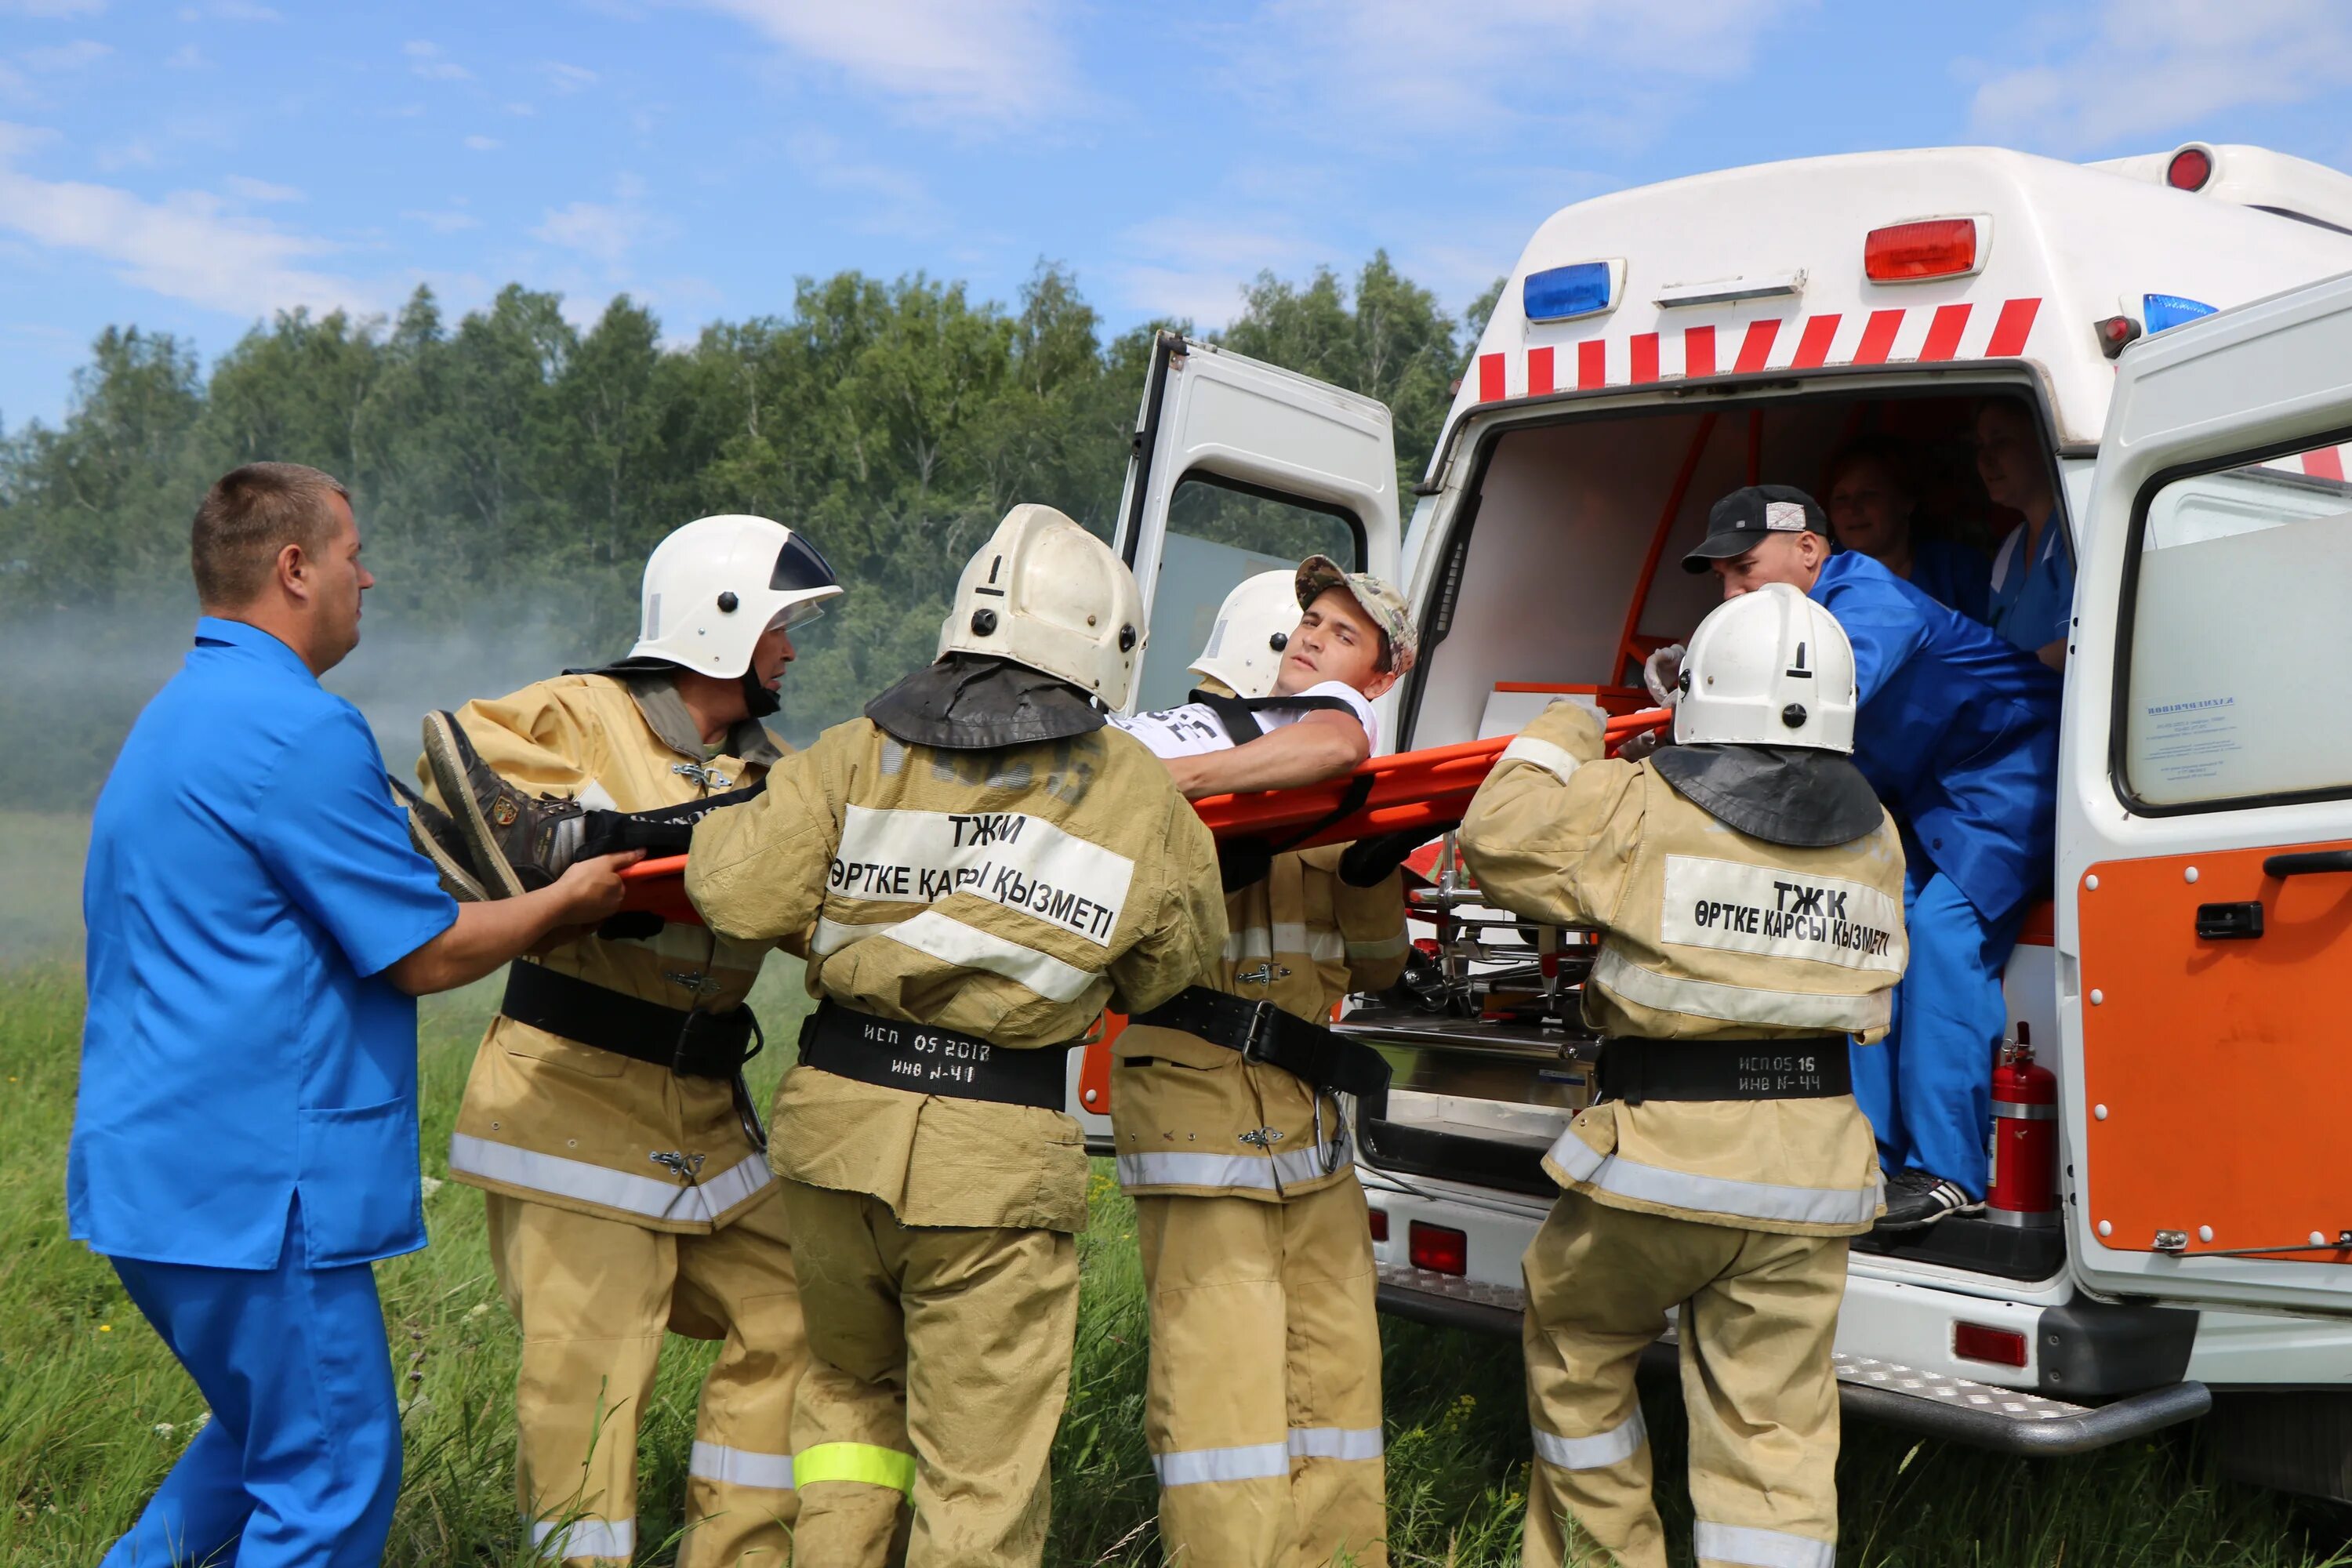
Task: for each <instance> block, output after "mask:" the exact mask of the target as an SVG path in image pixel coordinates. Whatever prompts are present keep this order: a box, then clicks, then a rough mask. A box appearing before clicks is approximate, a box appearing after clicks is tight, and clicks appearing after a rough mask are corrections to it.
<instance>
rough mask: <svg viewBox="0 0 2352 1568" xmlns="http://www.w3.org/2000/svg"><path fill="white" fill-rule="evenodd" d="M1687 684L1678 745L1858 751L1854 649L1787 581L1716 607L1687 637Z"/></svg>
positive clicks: (1831, 619)
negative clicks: (1855, 738) (1855, 727)
mask: <svg viewBox="0 0 2352 1568" xmlns="http://www.w3.org/2000/svg"><path fill="white" fill-rule="evenodd" d="M1681 687H1682V699H1681V700H1680V701H1678V702H1676V703H1675V743H1676V744H1677V745H1684V746H1687V745H1691V744H1693V743H1714V744H1726V745H1735V746H1812V747H1816V748H1818V749H1820V750H1822V751H1825V752H1845V753H1851V752H1853V710H1854V688H1853V644H1851V643H1849V642H1847V641H1846V637H1845V629H1844V628H1843V627H1842V626H1839V625H1838V623H1837V617H1836V616H1832V615H1831V614H1830V613H1829V611H1827V610H1826V609H1823V608H1822V606H1821V605H1817V604H1815V603H1813V601H1812V600H1811V599H1808V598H1807V597H1805V595H1802V594H1801V593H1799V592H1798V591H1797V590H1796V589H1795V588H1793V587H1791V586H1790V585H1789V584H1786V583H1771V584H1766V585H1765V586H1763V587H1761V588H1759V589H1757V590H1755V591H1754V592H1752V593H1747V594H1742V595H1739V596H1738V598H1736V599H1726V600H1725V601H1724V602H1723V603H1722V604H1721V605H1717V606H1716V608H1715V610H1714V611H1713V612H1712V613H1710V614H1709V615H1708V616H1707V617H1706V619H1705V620H1703V621H1701V622H1700V623H1699V624H1698V630H1697V631H1696V632H1694V633H1692V634H1691V640H1690V651H1689V652H1688V653H1686V654H1685V655H1684V656H1683V673H1682V682H1681Z"/></svg>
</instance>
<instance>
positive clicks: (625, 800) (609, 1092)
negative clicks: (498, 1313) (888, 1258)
mask: <svg viewBox="0 0 2352 1568" xmlns="http://www.w3.org/2000/svg"><path fill="white" fill-rule="evenodd" d="M457 721H458V723H459V724H460V725H461V726H463V727H464V729H465V731H466V738H467V740H469V741H471V742H473V744H474V748H475V750H477V751H478V752H480V753H481V754H482V760H483V761H484V762H486V763H489V765H490V766H491V767H493V768H495V769H496V770H497V771H498V773H499V776H500V777H501V778H503V779H505V780H507V781H508V782H509V783H510V784H516V785H518V786H520V788H522V789H524V790H526V791H528V792H529V793H530V794H532V795H553V796H562V797H564V798H567V799H573V800H578V801H580V802H581V803H582V804H583V805H590V806H601V807H603V808H604V809H606V810H619V811H647V810H652V809H655V808H656V807H660V806H666V805H684V804H686V803H687V802H688V801H692V800H697V799H699V798H701V797H702V796H704V795H716V794H721V793H724V792H725V791H727V790H730V789H738V788H740V787H742V786H743V785H745V784H751V783H752V782H754V781H755V780H757V779H759V778H760V777H761V775H762V774H763V773H766V772H767V770H768V768H769V767H770V765H772V763H774V762H775V761H776V760H777V759H778V757H779V756H781V755H782V752H781V751H780V749H779V747H778V745H777V743H776V742H775V741H774V740H773V739H772V738H771V737H770V736H769V734H768V732H767V731H765V730H764V729H762V728H761V726H760V725H759V724H757V723H755V722H752V721H749V720H746V721H743V722H741V723H740V724H738V725H736V726H735V729H734V731H733V732H732V733H730V735H729V736H728V738H727V740H726V742H724V743H723V744H722V745H720V746H719V747H718V748H716V749H715V750H713V749H711V748H707V747H705V746H704V745H703V744H702V742H701V738H700V736H699V734H698V731H697V730H696V727H695V724H694V721H693V719H692V717H691V715H689V714H688V711H687V709H686V705H685V704H684V703H683V702H681V701H680V700H678V697H677V692H676V690H675V689H673V688H672V687H671V686H670V684H669V682H668V681H667V679H665V678H663V677H662V676H660V675H659V674H653V675H649V676H641V677H632V678H629V679H621V678H618V677H614V676H606V675H566V676H561V677H558V678H557V679H553V680H542V681H540V682H538V683H536V684H534V685H530V686H526V687H524V688H523V689H521V690H520V691H517V692H515V693H513V694H511V695H510V696H507V697H501V698H498V699H495V700H480V701H475V702H469V703H467V705H466V706H465V707H464V708H463V709H461V710H458V713H457ZM416 771H417V776H418V778H419V779H421V780H422V781H423V782H424V786H425V793H426V795H428V796H430V797H431V798H432V799H433V800H434V801H435V803H436V805H446V803H444V802H442V801H441V800H440V797H439V792H438V791H437V790H436V789H435V788H434V784H433V778H432V770H431V769H429V768H427V767H426V766H425V764H424V763H422V762H421V761H420V762H419V763H418V764H417V769H416ZM765 956H766V944H764V943H759V942H730V941H728V940H727V939H726V938H724V937H720V936H719V935H718V934H717V933H715V932H712V931H705V930H703V929H702V928H700V927H698V926H693V925H684V924H678V923H676V922H673V923H671V924H669V925H667V926H665V927H664V928H663V929H662V930H661V931H660V932H659V933H658V934H656V935H654V936H650V937H646V938H644V939H641V940H631V941H624V942H607V941H604V939H602V938H600V937H596V936H593V935H592V936H585V937H581V938H579V939H577V940H575V941H572V942H563V943H562V944H561V945H559V946H556V947H554V948H551V949H549V950H547V951H545V952H538V953H533V954H531V955H530V956H529V957H528V958H526V959H522V960H518V962H521V963H541V964H544V965H545V966H546V967H548V968H549V969H551V970H555V971H557V972H559V973H564V974H570V975H573V976H576V977H577V978H579V979H582V980H585V981H588V982H589V983H591V984H596V985H601V986H604V987H605V988H606V989H608V990H613V991H618V992H621V993H623V994H626V995H630V996H635V997H637V998H639V999H641V1000H644V1001H647V1002H656V1003H659V1004H660V1005H663V1006H665V1007H678V1008H685V1007H699V1008H702V1009H705V1010H707V1011H714V1012H723V1011H725V1010H726V1009H728V1008H730V1007H732V1006H734V1005H736V1004H737V1003H739V1002H740V1001H742V999H743V995H744V993H746V992H747V991H749V990H750V989H751V982H752V981H753V980H755V979H756V978H758V976H759V973H760V963H761V959H762V958H763V957H765ZM449 1173H450V1174H451V1175H452V1176H454V1177H456V1178H457V1180H458V1181H460V1182H464V1183H466V1184H467V1185H469V1186H477V1187H483V1188H487V1189H488V1190H489V1191H491V1192H499V1193H505V1194H509V1196H513V1197H519V1198H528V1199H530V1200H531V1201H533V1202H536V1203H545V1204H552V1205H556V1206H558V1207H560V1208H566V1209H572V1210H576V1211H578V1212H580V1213H583V1214H591V1215H603V1216H604V1217H606V1218H611V1219H621V1220H627V1221H631V1222H633V1223H635V1224H637V1225H642V1226H646V1227H648V1228H650V1229H654V1230H665V1231H677V1232H686V1233H697V1234H698V1233H704V1232H708V1231H709V1230H711V1229H713V1228H714V1227H716V1226H724V1225H727V1224H729V1223H730V1222H731V1221H732V1220H733V1219H734V1218H735V1217H736V1216H737V1215H739V1214H740V1213H741V1212H742V1209H743V1206H744V1205H746V1204H747V1203H749V1202H750V1201H751V1198H752V1197H753V1196H754V1195H755V1194H758V1193H759V1191H760V1190H761V1188H762V1187H765V1186H766V1185H767V1184H769V1182H770V1180H771V1176H770V1173H769V1170H768V1165H767V1162H766V1161H765V1160H764V1159H763V1158H761V1155H760V1152H759V1151H758V1149H757V1148H756V1147H755V1146H754V1145H753V1143H752V1142H751V1133H750V1132H749V1131H747V1130H746V1129H745V1127H744V1126H743V1122H742V1119H741V1117H740V1115H739V1114H738V1113H737V1111H736V1109H735V1103H734V1097H733V1094H732V1092H731V1090H730V1088H729V1086H728V1085H726V1084H724V1083H721V1082H719V1081H718V1080H717V1079H704V1078H681V1077H678V1076H677V1075H675V1074H673V1073H671V1072H670V1071H669V1069H668V1068H662V1067H656V1066H655V1065H654V1064H652V1063H650V1062H641V1061H636V1060H634V1059H632V1058H627V1057H623V1056H616V1055H614V1053H613V1052H611V1051H605V1050H600V1049H598V1048H597V1047H593V1046H586V1045H582V1044H580V1043H578V1042H576V1041H572V1040H567V1039H564V1038H562V1037H559V1036H555V1035H551V1034H548V1033H546V1032H544V1031H543V1030H540V1029H535V1028H532V1027H531V1026H529V1025H527V1024H519V1023H517V1022H515V1021H514V1020H513V1019H511V1018H507V1017H503V1016H501V1017H495V1018H493V1019H491V1020H490V1026H489V1031H488V1033H487V1034H486V1035H484V1036H483V1037H482V1045H481V1048H480V1050H479V1051H478V1052H477V1053H476V1054H475V1057H474V1069H473V1072H472V1074H471V1076H470V1077H468V1078H467V1082H466V1098H465V1101H464V1103H463V1104H462V1105H461V1106H460V1107H459V1109H458V1112H457V1131H456V1133H455V1134H454V1135H452V1137H451V1138H450V1140H449Z"/></svg>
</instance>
